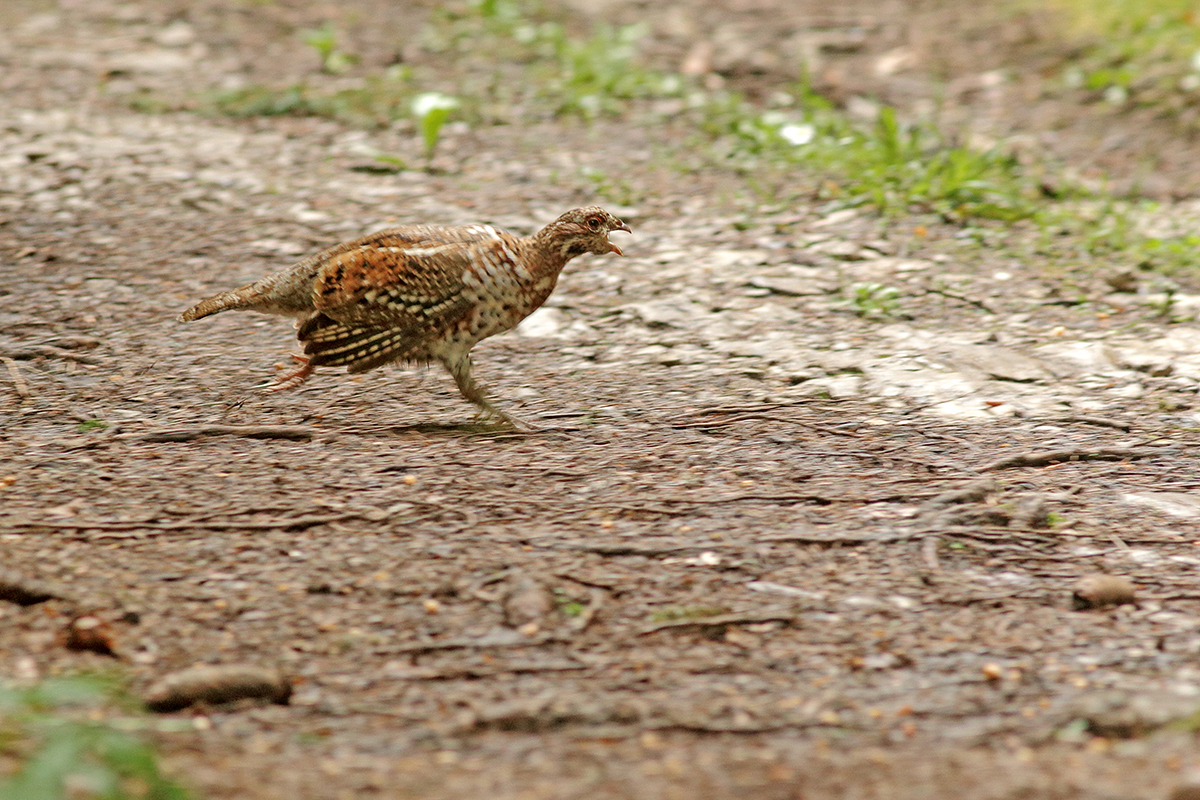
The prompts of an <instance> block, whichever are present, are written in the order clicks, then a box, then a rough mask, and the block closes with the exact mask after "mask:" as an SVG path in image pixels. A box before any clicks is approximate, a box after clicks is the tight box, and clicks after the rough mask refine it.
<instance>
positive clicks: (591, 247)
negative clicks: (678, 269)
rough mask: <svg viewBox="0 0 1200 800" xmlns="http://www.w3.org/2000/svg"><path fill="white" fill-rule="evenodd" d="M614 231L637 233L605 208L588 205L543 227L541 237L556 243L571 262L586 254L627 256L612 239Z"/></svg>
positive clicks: (573, 210) (571, 211)
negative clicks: (609, 236)
mask: <svg viewBox="0 0 1200 800" xmlns="http://www.w3.org/2000/svg"><path fill="white" fill-rule="evenodd" d="M612 231H625V232H626V233H633V231H631V230H630V229H629V226H628V225H626V224H625V223H624V222H622V221H621V220H619V219H617V218H616V217H614V216H613V215H612V214H610V213H608V212H607V211H605V210H604V209H603V208H600V207H599V206H588V207H587V208H574V209H571V210H570V211H568V212H567V213H565V214H563V215H562V216H561V217H559V218H558V219H556V220H554V222H551V223H550V224H549V225H547V226H546V227H545V228H543V229H542V231H541V233H540V234H539V236H542V237H546V238H548V239H549V240H550V241H552V242H553V244H554V246H555V247H556V248H558V249H559V250H560V251H561V253H562V255H563V257H564V258H566V259H568V260H570V259H572V258H574V257H575V256H579V255H583V254H584V253H595V254H596V255H604V254H605V253H616V254H617V255H623V253H622V252H621V248H619V247H617V246H616V245H615V244H613V243H612V242H610V241H609V240H608V234H609V233H611V232H612Z"/></svg>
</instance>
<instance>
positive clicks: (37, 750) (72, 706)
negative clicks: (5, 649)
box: [0, 678, 193, 800]
mask: <svg viewBox="0 0 1200 800" xmlns="http://www.w3.org/2000/svg"><path fill="white" fill-rule="evenodd" d="M117 694H118V693H117V689H116V686H115V684H114V682H113V681H109V680H104V679H101V678H54V679H49V680H45V681H42V682H41V683H39V684H37V685H35V686H33V687H30V688H23V689H16V688H10V687H2V686H0V750H3V751H4V752H6V753H7V754H11V755H16V757H17V758H18V760H19V761H21V762H22V764H21V768H20V770H19V771H18V772H17V773H16V774H15V775H12V776H10V777H8V778H7V779H5V780H3V781H2V782H0V798H12V799H13V800H65V798H68V797H71V798H75V797H96V798H104V800H135V798H137V799H138V800H188V799H189V798H191V797H193V795H192V794H190V793H189V792H188V791H187V790H185V789H184V788H183V787H182V786H180V785H179V784H178V783H176V782H175V781H172V780H171V779H170V778H167V777H166V776H164V775H163V774H162V772H161V770H160V769H159V766H158V757H157V755H156V754H155V752H154V750H153V749H152V748H151V747H150V746H149V745H147V744H146V743H145V742H143V741H142V740H141V739H140V738H139V737H137V736H135V735H134V734H133V733H132V732H131V731H132V730H136V729H137V728H139V727H144V726H143V725H142V724H141V723H140V722H139V720H137V719H136V718H129V717H119V718H114V719H109V720H107V721H105V720H104V719H103V715H104V707H105V706H107V705H111V703H112V702H113V700H114V699H115V698H116V696H117Z"/></svg>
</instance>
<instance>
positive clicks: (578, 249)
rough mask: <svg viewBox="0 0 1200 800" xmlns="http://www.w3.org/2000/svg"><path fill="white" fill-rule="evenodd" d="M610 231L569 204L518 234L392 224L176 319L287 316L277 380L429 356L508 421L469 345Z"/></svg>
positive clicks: (602, 244) (530, 301)
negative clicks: (282, 372) (286, 361)
mask: <svg viewBox="0 0 1200 800" xmlns="http://www.w3.org/2000/svg"><path fill="white" fill-rule="evenodd" d="M611 231H626V232H629V226H628V225H626V224H625V223H624V222H622V221H621V220H619V219H617V218H616V217H614V216H612V215H611V214H609V213H608V212H607V211H605V210H604V209H602V208H598V207H596V206H591V207H589V208H577V209H574V210H572V211H568V212H567V213H565V214H563V215H562V216H561V217H559V218H558V219H556V220H555V221H554V222H552V223H550V224H549V225H547V226H546V227H545V228H542V229H541V230H540V231H538V232H537V233H535V234H533V235H532V236H526V237H518V236H514V235H512V234H510V233H507V232H505V231H502V230H498V229H496V228H493V227H491V226H490V225H465V226H461V227H447V226H439V225H408V226H404V227H400V228H392V229H389V230H385V231H380V232H379V233H375V234H372V235H370V236H366V237H363V238H362V239H358V240H356V241H353V242H347V243H344V244H339V245H337V246H335V247H331V248H329V249H328V250H325V251H324V252H321V253H318V254H317V255H315V256H312V257H311V258H308V259H305V260H304V261H301V262H300V263H299V264H296V265H295V266H293V267H291V268H290V269H287V270H284V271H282V272H276V273H274V274H272V275H268V276H266V277H265V278H263V279H261V280H259V281H256V282H254V283H251V284H248V285H246V286H243V287H241V288H239V289H233V290H232V291H228V292H223V293H221V294H218V295H215V296H213V297H210V298H208V299H207V300H204V301H202V302H200V303H197V304H196V305H194V306H192V307H191V308H189V309H188V310H187V311H184V312H183V313H182V314H180V315H179V319H180V320H181V321H184V322H188V321H191V320H196V319H200V318H201V317H207V316H209V315H210V314H216V313H218V312H221V311H230V310H250V311H260V312H263V313H267V314H282V315H285V316H290V317H295V318H296V320H297V322H296V328H297V330H296V338H297V339H299V340H300V342H301V343H302V344H303V345H304V354H305V355H304V356H297V360H299V361H300V362H301V363H302V364H303V366H302V367H301V368H300V369H298V370H296V371H295V372H294V373H292V374H291V375H289V376H287V377H286V378H284V380H283V381H282V382H281V383H280V385H279V386H278V387H277V388H287V387H291V386H297V385H299V384H300V383H303V382H304V381H305V380H306V379H307V378H308V377H309V376H310V375H311V374H312V372H313V370H314V369H316V368H317V367H321V366H345V367H346V371H347V372H365V371H367V370H370V369H374V368H376V367H379V366H382V365H383V364H386V363H388V362H391V361H405V362H410V363H418V364H420V363H429V362H433V361H438V362H441V363H442V364H444V365H445V367H446V369H447V370H449V371H450V374H451V375H453V376H454V380H455V382H456V383H457V384H458V389H459V391H460V392H462V395H463V397H465V398H467V399H468V400H470V401H471V402H472V403H474V404H475V405H477V406H479V408H480V409H482V410H483V411H484V412H486V413H488V414H492V415H493V416H495V417H498V418H499V419H501V420H503V421H505V422H509V423H512V422H513V420H512V418H511V417H509V416H508V415H507V414H505V413H503V412H502V411H500V410H498V409H496V408H495V407H494V406H492V404H491V403H489V402H488V401H487V398H486V397H485V396H484V393H483V391H482V390H481V389H480V388H479V386H478V385H476V383H475V381H474V379H473V378H472V377H471V356H470V352H471V348H472V347H474V346H475V344H476V343H477V342H479V341H480V340H482V339H485V338H487V337H488V336H493V335H495V334H497V333H502V332H504V331H507V330H510V329H512V328H514V327H515V326H516V325H517V323H519V322H520V321H521V320H523V319H524V318H525V317H527V316H529V315H530V314H531V313H533V312H534V311H535V310H537V309H538V308H539V307H540V306H541V305H542V303H544V302H545V301H546V298H547V297H549V296H550V293H551V292H552V291H553V290H554V285H555V283H556V282H557V281H558V275H559V273H560V272H562V269H563V267H565V266H566V264H567V262H568V261H570V260H571V259H572V258H574V257H575V256H579V255H583V254H584V253H596V254H603V253H617V254H618V255H620V254H621V250H620V248H618V247H617V246H616V245H615V244H612V243H611V242H609V241H608V234H609V233H610V232H611Z"/></svg>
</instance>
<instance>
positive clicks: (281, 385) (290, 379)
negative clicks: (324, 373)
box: [263, 353, 317, 393]
mask: <svg viewBox="0 0 1200 800" xmlns="http://www.w3.org/2000/svg"><path fill="white" fill-rule="evenodd" d="M292 360H293V361H295V362H296V363H297V364H299V365H300V367H299V368H298V369H294V370H292V371H291V372H289V373H288V374H286V375H282V376H280V377H279V379H278V380H276V381H275V383H273V384H263V385H264V386H266V387H268V388H267V391H268V392H271V393H274V392H282V391H285V390H287V389H295V388H296V387H297V386H299V385H301V384H302V383H304V382H305V381H306V380H308V379H309V378H310V377H312V374H313V372H315V371H316V369H317V368H316V367H314V366H313V365H312V364H311V363H309V358H308V356H298V355H296V354H295V353H292Z"/></svg>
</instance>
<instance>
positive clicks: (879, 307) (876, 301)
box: [850, 283, 900, 317]
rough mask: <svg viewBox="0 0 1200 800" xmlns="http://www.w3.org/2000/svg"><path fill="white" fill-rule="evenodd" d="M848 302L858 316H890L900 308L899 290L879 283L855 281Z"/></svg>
mask: <svg viewBox="0 0 1200 800" xmlns="http://www.w3.org/2000/svg"><path fill="white" fill-rule="evenodd" d="M850 303H851V305H853V306H854V309H855V312H856V313H857V314H858V315H859V316H860V317H891V316H893V315H895V313H896V312H897V311H898V310H899V309H900V290H899V289H897V288H896V287H895V286H884V285H883V284H881V283H856V284H854V285H852V286H851V287H850Z"/></svg>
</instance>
